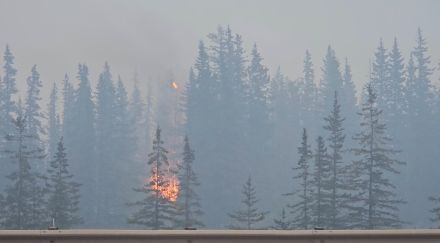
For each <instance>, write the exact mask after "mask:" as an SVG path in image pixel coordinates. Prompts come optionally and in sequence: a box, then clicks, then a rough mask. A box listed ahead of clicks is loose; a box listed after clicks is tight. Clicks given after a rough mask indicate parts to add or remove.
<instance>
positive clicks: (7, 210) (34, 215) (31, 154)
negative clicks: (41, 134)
mask: <svg viewBox="0 0 440 243" xmlns="http://www.w3.org/2000/svg"><path fill="white" fill-rule="evenodd" d="M18 110H19V112H18V114H17V118H15V119H14V120H13V125H14V128H15V129H14V131H11V133H10V134H8V135H7V137H6V139H7V142H8V143H9V144H8V148H9V149H8V150H6V151H5V153H6V154H9V158H10V159H11V160H12V161H13V163H14V165H15V166H16V169H15V170H13V171H12V173H11V174H10V175H9V176H8V177H7V178H8V179H9V181H10V184H9V185H7V187H6V190H5V194H6V195H5V199H4V202H3V203H4V204H3V210H4V214H3V215H1V217H2V220H1V221H2V223H3V225H2V226H3V228H5V229H21V230H23V229H42V228H45V227H47V223H48V218H47V213H46V210H45V205H46V202H45V190H44V188H43V187H42V185H43V183H44V177H42V176H41V175H40V174H39V173H38V172H36V171H35V169H33V168H32V165H31V163H30V161H33V160H36V159H43V158H44V151H43V149H42V148H39V147H36V146H33V147H30V146H28V144H33V141H32V140H36V139H37V138H36V137H35V134H30V133H29V132H28V130H27V128H28V125H27V124H26V122H27V119H25V117H24V115H23V112H22V111H21V110H22V108H21V105H20V104H19V107H18ZM37 141H38V140H37Z"/></svg>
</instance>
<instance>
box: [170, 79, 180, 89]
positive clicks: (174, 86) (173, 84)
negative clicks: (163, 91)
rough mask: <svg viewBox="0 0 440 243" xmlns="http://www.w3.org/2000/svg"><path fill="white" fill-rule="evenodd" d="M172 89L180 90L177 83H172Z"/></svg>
mask: <svg viewBox="0 0 440 243" xmlns="http://www.w3.org/2000/svg"><path fill="white" fill-rule="evenodd" d="M171 88H173V89H178V88H179V86H178V85H177V83H176V82H174V81H173V82H171Z"/></svg>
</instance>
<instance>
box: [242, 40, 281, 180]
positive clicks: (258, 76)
mask: <svg viewBox="0 0 440 243" xmlns="http://www.w3.org/2000/svg"><path fill="white" fill-rule="evenodd" d="M262 61H263V58H262V57H261V55H260V53H259V52H258V49H257V45H256V44H254V47H253V49H252V52H251V60H250V64H249V67H248V70H247V72H248V80H249V83H248V86H249V88H248V91H247V92H248V97H247V106H248V112H249V115H248V118H247V119H248V122H247V127H248V129H247V130H248V134H247V139H248V141H249V142H248V143H247V144H248V148H247V150H248V151H252V152H251V153H248V155H247V157H248V158H249V159H248V160H249V162H251V163H252V164H255V163H258V162H259V161H265V160H267V159H268V158H269V157H270V156H271V154H270V153H269V151H271V150H272V148H271V141H272V136H271V134H272V133H273V131H272V123H271V121H270V114H271V111H270V99H271V92H270V77H269V73H268V72H269V70H268V68H266V67H265V66H264V65H263V64H262ZM254 141H260V142H259V143H254ZM259 164H260V166H258V168H256V169H259V170H258V171H254V173H257V175H260V174H264V175H266V176H268V177H269V178H272V177H271V174H268V173H267V172H268V170H269V169H270V168H268V167H266V166H265V165H266V164H264V163H259ZM267 165H268V166H270V165H269V164H267ZM276 176H278V175H276Z"/></svg>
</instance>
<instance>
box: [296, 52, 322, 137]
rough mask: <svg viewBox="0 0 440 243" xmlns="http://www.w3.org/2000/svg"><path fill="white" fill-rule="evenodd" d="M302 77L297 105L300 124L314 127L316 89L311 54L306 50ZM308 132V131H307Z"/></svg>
mask: <svg viewBox="0 0 440 243" xmlns="http://www.w3.org/2000/svg"><path fill="white" fill-rule="evenodd" d="M303 76H304V77H303V79H302V80H301V82H300V83H299V101H300V103H299V107H300V114H299V116H300V124H299V125H300V126H301V127H304V126H305V125H306V124H307V126H310V127H312V128H313V130H314V129H315V125H316V119H315V116H316V111H317V108H318V107H316V105H317V95H318V93H317V92H318V90H317V87H316V85H315V72H314V69H313V63H312V56H311V54H310V52H309V51H308V50H307V51H306V56H305V58H304V66H303ZM309 133H310V131H309Z"/></svg>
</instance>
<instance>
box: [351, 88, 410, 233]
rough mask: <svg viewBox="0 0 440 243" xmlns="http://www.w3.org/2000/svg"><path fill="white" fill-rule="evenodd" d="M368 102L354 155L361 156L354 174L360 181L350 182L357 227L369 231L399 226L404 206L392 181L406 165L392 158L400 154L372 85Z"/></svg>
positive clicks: (366, 102)
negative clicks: (355, 207) (401, 206)
mask: <svg viewBox="0 0 440 243" xmlns="http://www.w3.org/2000/svg"><path fill="white" fill-rule="evenodd" d="M365 89H366V97H365V102H364V103H363V104H362V109H361V112H360V113H359V114H360V116H361V118H362V122H361V131H360V132H359V133H358V134H357V135H356V136H355V137H354V140H355V141H357V142H358V144H359V145H358V147H357V148H355V149H353V152H354V153H355V155H356V156H357V157H358V159H357V160H355V161H354V162H353V164H352V168H351V169H352V173H355V174H356V175H357V176H356V177H357V179H356V180H354V181H351V182H350V183H351V184H352V186H353V189H354V191H356V192H357V195H356V197H353V198H355V199H356V200H354V202H352V203H353V204H357V206H358V207H357V212H356V213H355V214H353V215H352V216H353V217H355V218H356V219H357V220H358V222H357V224H355V225H354V227H361V228H367V229H377V228H391V227H399V226H400V225H401V224H402V221H401V220H400V218H399V208H398V206H399V204H401V203H403V201H402V200H400V199H398V198H397V196H396V194H395V191H394V190H395V185H393V184H392V182H391V181H390V179H389V176H390V175H391V174H398V173H399V171H398V168H397V166H399V165H402V164H403V162H401V161H399V160H397V159H394V158H393V157H392V156H393V155H395V154H396V153H398V152H399V151H397V150H395V149H394V148H393V147H392V144H390V143H391V141H392V140H391V138H390V137H389V136H388V135H387V134H386V125H385V124H384V123H383V120H382V111H381V110H380V109H379V108H378V106H377V96H376V94H375V93H374V91H373V88H372V85H371V84H368V85H367V86H366V88H365Z"/></svg>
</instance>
